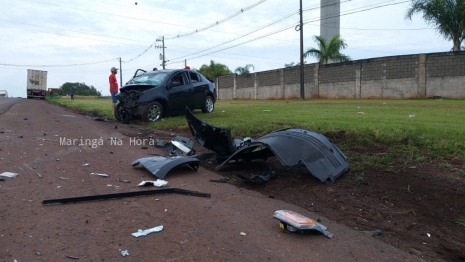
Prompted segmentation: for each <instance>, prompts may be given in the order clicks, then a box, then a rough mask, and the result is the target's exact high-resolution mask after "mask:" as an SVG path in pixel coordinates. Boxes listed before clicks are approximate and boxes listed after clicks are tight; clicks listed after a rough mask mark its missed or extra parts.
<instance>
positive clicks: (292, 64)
mask: <svg viewBox="0 0 465 262" xmlns="http://www.w3.org/2000/svg"><path fill="white" fill-rule="evenodd" d="M306 63H307V61H304V65H305V64H306ZM294 66H300V62H298V63H296V62H290V63H289V64H286V63H285V64H284V67H286V68H288V67H294Z"/></svg>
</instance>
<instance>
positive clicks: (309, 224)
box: [273, 210, 333, 238]
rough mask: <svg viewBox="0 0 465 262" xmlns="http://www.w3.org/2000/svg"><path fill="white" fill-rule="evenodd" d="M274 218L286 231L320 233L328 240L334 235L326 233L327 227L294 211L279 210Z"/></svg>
mask: <svg viewBox="0 0 465 262" xmlns="http://www.w3.org/2000/svg"><path fill="white" fill-rule="evenodd" d="M273 217H274V218H276V219H277V220H279V221H280V225H279V226H280V227H281V229H286V230H288V231H290V232H298V231H300V232H306V231H318V232H320V233H322V234H323V235H325V236H327V237H328V238H332V237H333V234H332V233H330V232H328V231H326V227H325V226H323V225H322V224H320V223H318V222H316V221H315V220H313V219H310V218H308V217H306V216H303V215H301V214H299V213H296V212H294V211H289V210H277V211H275V212H274V215H273Z"/></svg>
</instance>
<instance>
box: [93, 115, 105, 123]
mask: <svg viewBox="0 0 465 262" xmlns="http://www.w3.org/2000/svg"><path fill="white" fill-rule="evenodd" d="M94 120H95V121H103V122H108V119H107V118H106V117H101V116H99V117H96V118H94Z"/></svg>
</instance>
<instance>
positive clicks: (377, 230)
mask: <svg viewBox="0 0 465 262" xmlns="http://www.w3.org/2000/svg"><path fill="white" fill-rule="evenodd" d="M382 235H383V231H381V229H376V230H373V231H371V236H372V237H374V236H382Z"/></svg>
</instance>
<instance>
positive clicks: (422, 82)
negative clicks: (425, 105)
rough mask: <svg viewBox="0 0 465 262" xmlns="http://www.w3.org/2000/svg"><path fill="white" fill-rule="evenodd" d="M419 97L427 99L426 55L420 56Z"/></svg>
mask: <svg viewBox="0 0 465 262" xmlns="http://www.w3.org/2000/svg"><path fill="white" fill-rule="evenodd" d="M417 86H418V89H417V90H418V91H417V97H418V98H425V97H426V55H425V54H421V55H419V56H418V75H417Z"/></svg>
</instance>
